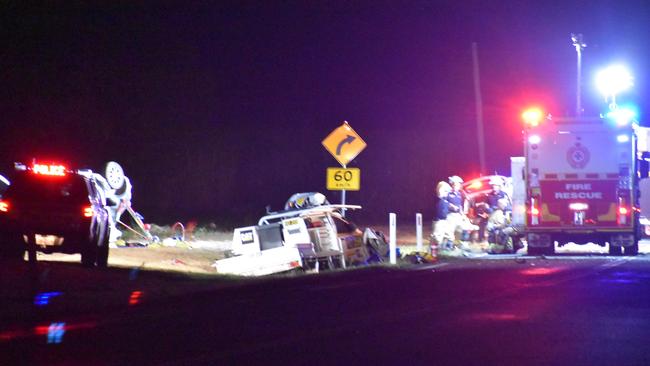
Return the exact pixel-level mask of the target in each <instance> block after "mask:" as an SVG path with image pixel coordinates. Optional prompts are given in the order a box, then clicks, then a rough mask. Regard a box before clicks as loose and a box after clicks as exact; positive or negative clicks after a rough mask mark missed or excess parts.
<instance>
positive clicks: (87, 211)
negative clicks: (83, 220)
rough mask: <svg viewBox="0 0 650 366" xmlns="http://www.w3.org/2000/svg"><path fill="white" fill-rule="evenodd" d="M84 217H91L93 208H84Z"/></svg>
mask: <svg viewBox="0 0 650 366" xmlns="http://www.w3.org/2000/svg"><path fill="white" fill-rule="evenodd" d="M82 212H83V215H84V217H93V208H92V206H84V208H83V210H82Z"/></svg>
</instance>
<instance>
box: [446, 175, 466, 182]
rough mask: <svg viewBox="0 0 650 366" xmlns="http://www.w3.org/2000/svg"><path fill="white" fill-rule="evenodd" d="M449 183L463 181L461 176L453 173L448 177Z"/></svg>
mask: <svg viewBox="0 0 650 366" xmlns="http://www.w3.org/2000/svg"><path fill="white" fill-rule="evenodd" d="M449 183H451V184H454V183H463V178H461V177H459V176H457V175H453V176H451V177H449Z"/></svg>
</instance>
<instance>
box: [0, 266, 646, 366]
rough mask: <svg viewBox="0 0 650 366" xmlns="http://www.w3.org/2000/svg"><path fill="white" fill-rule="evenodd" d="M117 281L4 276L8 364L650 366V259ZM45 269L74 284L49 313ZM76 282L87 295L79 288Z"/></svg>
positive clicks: (0, 350)
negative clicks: (118, 296) (40, 299)
mask: <svg viewBox="0 0 650 366" xmlns="http://www.w3.org/2000/svg"><path fill="white" fill-rule="evenodd" d="M9 267H11V266H9ZM111 271H112V270H108V271H88V270H85V269H82V268H80V267H79V266H76V265H75V264H70V263H59V264H56V265H54V264H39V269H38V270H37V271H35V272H31V273H32V274H31V275H29V273H30V272H23V273H19V274H18V275H17V274H16V273H15V272H16V271H15V270H14V272H13V274H11V275H9V277H11V283H9V280H6V278H7V272H6V271H5V272H4V273H2V274H3V275H4V276H5V277H4V278H5V282H3V283H2V284H3V286H5V287H7V286H9V287H12V288H14V289H15V291H17V292H12V291H13V290H12V291H8V290H6V289H5V292H3V298H2V302H3V307H2V310H3V312H4V313H5V314H13V315H12V316H11V317H10V318H9V317H8V316H4V317H0V320H2V322H3V323H4V324H2V323H0V324H1V325H2V326H0V354H1V355H2V358H1V359H0V364H2V365H5V364H38V365H136V364H137V365H149V364H156V365H158V364H160V365H224V364H225V365H252V364H264V365H276V364H291V365H307V364H308V365H347V364H355V365H370V364H378V365H384V364H387V365H397V364H400V365H402V364H403V365H416V364H429V365H431V364H435V365H479V364H480V365H513V364H526V365H528V364H536V365H537V364H538V365H569V364H570V365H614V364H616V365H647V364H650V356H649V354H648V352H647V351H646V348H647V344H648V337H650V305H649V304H650V257H646V256H639V257H636V258H627V257H606V256H591V257H570V256H560V257H554V258H549V259H543V258H517V259H515V258H508V257H501V258H500V259H489V260H467V259H459V260H453V261H448V262H439V263H437V264H434V265H421V266H414V267H409V268H366V269H363V270H357V271H347V272H337V273H328V274H320V275H300V276H285V277H273V278H264V279H258V280H252V281H243V282H240V281H234V282H233V281H224V280H223V279H218V280H217V279H214V278H213V279H203V280H199V281H198V282H200V284H199V285H196V284H195V283H194V282H197V281H196V280H189V279H178V278H176V277H174V276H170V275H168V274H161V275H158V274H155V273H152V274H146V275H143V280H141V281H140V282H138V281H139V280H138V281H131V282H128V283H136V284H137V285H135V286H133V288H134V289H135V288H138V289H139V290H138V291H137V292H136V291H132V292H130V297H129V298H128V299H127V298H124V301H123V302H113V301H112V299H113V297H111V296H112V295H111V294H112V293H113V291H112V289H111V286H113V285H111V284H109V283H103V284H99V285H96V286H95V285H89V283H92V281H89V280H88V279H91V280H92V278H94V277H101V278H104V277H106V276H109V277H110V276H115V277H114V278H113V279H112V280H111V281H113V282H111V283H112V284H115V283H117V282H119V281H121V280H119V279H121V278H125V277H126V274H127V273H126V272H125V271H124V270H122V272H119V271H118V272H119V273H116V272H111ZM44 272H47V273H49V276H50V277H56V275H57V273H59V272H63V273H64V275H61V276H60V278H59V281H60V282H58V283H57V285H56V286H59V287H60V288H63V289H64V290H63V291H64V292H65V295H52V298H51V299H50V301H51V304H47V305H42V304H41V305H37V304H35V303H34V302H33V301H32V298H31V295H30V291H32V292H33V293H36V294H38V293H42V292H43V291H44V288H43V286H42V283H43V282H44V281H43V278H42V277H43V273H44ZM107 273H108V274H107ZM129 275H130V276H133V271H131V272H130V274H129ZM73 276H83V277H84V279H85V280H86V282H85V283H86V285H85V286H77V287H75V288H69V287H66V283H72V279H71V278H69V277H73ZM66 279H67V281H70V282H66ZM131 280H133V278H131ZM53 281H54V280H53ZM52 283H53V282H50V285H49V287H48V288H49V289H50V290H51V289H52ZM161 283H162V284H163V288H164V284H165V283H167V284H169V288H170V289H172V288H176V287H181V288H185V289H187V288H190V287H191V288H192V291H189V290H188V291H187V292H183V291H171V290H170V292H169V293H165V291H161V290H160V286H161ZM114 286H115V289H119V290H120V291H123V290H124V289H123V288H122V287H120V286H117V285H114ZM156 286H158V287H156ZM28 288H31V290H29V289H28ZM150 288H151V289H152V290H151V291H152V292H156V291H157V292H156V294H155V295H151V296H150V295H148V291H150V290H149V289H150ZM154 288H155V290H154ZM116 291H117V290H116ZM19 305H20V306H19ZM60 323H65V324H63V325H60ZM52 324H54V325H52ZM56 324H59V325H60V327H59V328H58V331H57V326H56ZM62 330H64V331H62ZM48 337H49V341H50V343H48Z"/></svg>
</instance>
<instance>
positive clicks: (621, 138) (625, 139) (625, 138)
mask: <svg viewBox="0 0 650 366" xmlns="http://www.w3.org/2000/svg"><path fill="white" fill-rule="evenodd" d="M616 141H618V142H620V143H624V142H628V141H630V136H628V135H618V136H616Z"/></svg>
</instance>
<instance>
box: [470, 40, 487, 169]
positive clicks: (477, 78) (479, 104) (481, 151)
mask: <svg viewBox="0 0 650 366" xmlns="http://www.w3.org/2000/svg"><path fill="white" fill-rule="evenodd" d="M472 65H473V68H474V99H475V102H476V136H477V139H478V157H479V162H480V164H481V171H480V173H481V175H483V174H486V173H487V172H486V168H485V135H484V132H483V98H482V97H481V75H480V74H479V68H478V46H477V45H476V42H472Z"/></svg>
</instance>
